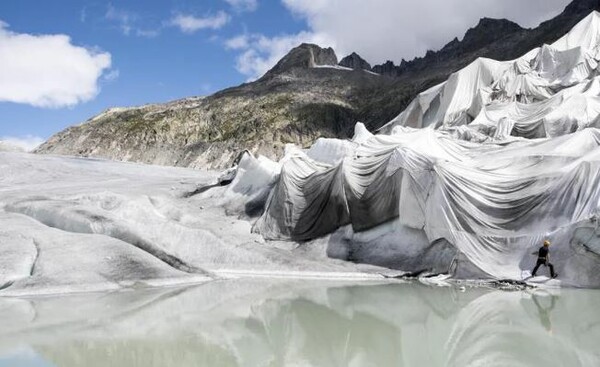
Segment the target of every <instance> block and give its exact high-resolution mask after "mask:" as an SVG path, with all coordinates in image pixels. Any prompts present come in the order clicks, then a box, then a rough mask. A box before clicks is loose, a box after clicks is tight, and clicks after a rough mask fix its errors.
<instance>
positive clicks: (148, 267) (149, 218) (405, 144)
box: [0, 12, 600, 296]
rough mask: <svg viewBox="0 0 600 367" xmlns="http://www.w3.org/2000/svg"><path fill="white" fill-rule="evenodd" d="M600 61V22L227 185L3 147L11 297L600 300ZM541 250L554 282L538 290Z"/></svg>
mask: <svg viewBox="0 0 600 367" xmlns="http://www.w3.org/2000/svg"><path fill="white" fill-rule="evenodd" d="M599 61H600V13H597V12H594V13H591V14H590V15H589V16H588V17H587V18H585V19H584V20H582V21H581V22H580V23H579V24H577V25H576V26H575V27H574V28H573V29H572V30H571V31H570V32H569V33H568V34H567V35H565V36H564V37H562V38H561V39H559V40H558V41H556V42H555V43H554V44H552V45H544V46H542V47H539V48H537V49H534V50H532V51H530V52H528V53H527V54H526V55H523V56H522V57H521V58H519V59H517V60H512V61H502V62H501V61H495V60H490V59H477V60H475V61H474V62H473V63H471V64H470V65H469V66H467V67H466V68H464V69H462V70H459V71H457V72H456V73H454V74H452V75H451V76H450V78H449V79H448V80H447V81H446V82H444V83H442V84H440V85H437V86H434V87H432V88H430V89H429V90H426V91H424V92H422V93H421V94H420V95H418V97H417V98H416V99H415V100H414V101H413V102H412V103H411V104H410V105H409V106H408V107H407V108H406V109H405V110H404V111H403V112H402V113H401V114H400V115H398V116H397V117H396V118H394V119H393V120H391V121H390V122H389V123H387V124H385V125H384V126H383V127H382V128H381V129H380V130H379V131H377V132H375V133H372V132H369V131H368V130H367V129H366V127H365V126H364V125H363V124H361V123H357V124H356V127H355V134H354V137H353V138H352V139H350V140H342V139H326V138H321V139H318V140H317V141H316V142H315V143H314V144H313V145H312V146H311V147H308V148H306V149H303V148H300V147H297V146H293V145H288V146H287V147H286V151H285V154H284V155H283V158H282V159H281V160H280V161H278V162H275V161H272V160H270V159H268V158H265V157H262V156H258V157H254V156H253V155H252V154H250V153H248V152H245V153H243V154H241V155H240V157H239V160H238V162H237V163H236V165H235V166H234V167H232V168H231V169H229V170H227V171H225V172H222V173H218V172H213V171H203V170H197V169H183V168H173V167H159V166H150V165H142V164H132V163H123V162H110V161H104V160H98V159H82V158H72V157H64V156H40V155H36V154H29V153H23V152H14V151H12V149H0V172H1V173H0V295H6V296H22V295H31V294H55V293H71V292H82V291H112V290H120V289H124V288H137V287H148V286H165V285H178V284H188V283H202V282H208V281H212V280H222V279H231V278H241V277H252V278H255V277H271V278H317V279H345V280H352V281H355V280H369V281H373V280H375V281H381V280H382V279H384V278H389V277H398V276H403V275H410V276H418V275H423V279H422V281H429V282H432V283H435V282H442V283H443V282H444V281H445V280H446V279H450V278H454V279H457V280H461V281H462V280H481V279H483V280H486V281H488V280H492V281H498V280H501V281H503V280H510V281H517V282H527V283H529V284H533V285H536V286H543V287H559V286H574V287H600V271H599V270H600V229H599V226H600V225H599V220H600V219H599V213H600V189H599V180H600V169H599V164H600V148H599V145H600V67H599V64H598V62H599ZM544 239H550V240H551V241H552V243H553V245H552V247H551V255H550V256H551V262H552V263H553V264H554V265H555V267H556V268H557V270H558V273H559V274H560V277H559V278H558V279H554V280H548V279H547V278H544V277H536V278H530V270H531V269H532V268H533V266H534V264H535V261H536V257H535V256H533V255H532V254H531V253H532V251H535V250H536V249H537V248H538V247H539V246H540V245H541V243H542V241H543V240H544ZM543 270H544V269H542V271H543ZM426 279H428V280H426Z"/></svg>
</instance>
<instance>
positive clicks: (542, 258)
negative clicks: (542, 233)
mask: <svg viewBox="0 0 600 367" xmlns="http://www.w3.org/2000/svg"><path fill="white" fill-rule="evenodd" d="M549 253H550V241H548V240H545V241H544V246H542V247H540V249H539V250H538V251H537V252H534V253H532V255H538V259H537V263H536V264H535V268H533V272H531V276H532V277H534V276H535V274H536V273H537V271H538V269H539V268H540V266H542V265H544V266H547V267H548V268H550V276H551V277H552V278H556V277H557V276H558V274H556V273H555V272H554V265H552V264H551V263H550V256H548V255H549Z"/></svg>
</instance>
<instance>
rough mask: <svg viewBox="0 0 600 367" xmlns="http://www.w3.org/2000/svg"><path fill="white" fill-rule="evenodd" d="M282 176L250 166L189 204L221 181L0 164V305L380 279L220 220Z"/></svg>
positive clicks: (66, 164) (138, 170) (45, 162)
mask: <svg viewBox="0 0 600 367" xmlns="http://www.w3.org/2000/svg"><path fill="white" fill-rule="evenodd" d="M245 170H251V171H252V172H254V176H253V177H252V179H249V178H248V177H247V176H246V175H245V174H244V171H245ZM278 170H279V165H278V164H277V163H275V162H271V161H268V160H266V159H265V158H259V159H255V158H253V157H250V156H248V157H245V158H243V159H242V160H241V162H240V165H239V167H238V170H237V176H236V178H235V179H234V180H233V182H232V183H231V184H230V185H228V186H223V187H219V186H218V185H217V187H216V188H214V189H212V190H211V191H210V192H207V193H206V194H210V195H204V196H203V195H196V196H192V197H186V195H185V194H186V193H189V192H193V191H194V190H195V189H196V188H197V187H198V186H203V185H213V184H215V183H216V181H217V177H218V173H216V172H206V171H198V170H192V169H182V168H168V167H159V166H146V165H139V164H131V163H120V162H109V161H103V160H96V159H81V158H69V157H54V156H38V155H33V154H27V153H7V152H4V153H0V295H28V294H46V293H68V292H79V291H100V290H115V289H121V288H130V287H140V286H160V285H172V284H180V283H194V282H204V281H209V280H214V279H222V278H238V277H243V276H253V277H265V276H272V277H299V278H302V277H307V278H327V277H332V278H356V279H361V278H362V279H380V278H381V276H380V275H379V274H378V273H379V272H381V271H382V269H380V268H376V267H368V266H361V265H354V264H350V263H346V262H342V261H338V260H333V259H329V258H327V256H326V253H325V252H326V249H325V244H324V243H323V244H319V243H315V244H314V245H313V246H312V249H311V250H310V251H307V250H304V249H303V248H301V246H297V245H295V246H291V247H288V248H285V246H283V247H282V246H278V245H277V243H265V241H264V240H263V238H262V237H261V236H260V235H258V234H253V233H251V224H250V223H249V222H248V221H246V220H243V219H238V218H237V217H234V216H228V215H226V210H230V211H232V212H236V211H238V210H242V211H243V209H244V207H243V206H241V205H242V204H240V203H242V201H241V200H240V197H243V198H244V201H243V203H246V204H247V202H248V201H252V200H253V199H255V200H257V202H258V201H260V196H261V195H262V196H263V198H262V200H263V202H264V201H265V200H266V195H268V190H269V189H268V188H269V184H272V183H273V182H272V181H273V180H274V178H275V177H276V176H277V175H278V173H279V171H278ZM263 204H264V203H263ZM257 205H258V204H257Z"/></svg>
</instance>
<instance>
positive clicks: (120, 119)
mask: <svg viewBox="0 0 600 367" xmlns="http://www.w3.org/2000/svg"><path fill="white" fill-rule="evenodd" d="M599 2H600V0H575V1H574V2H573V3H571V4H570V5H569V6H567V8H566V9H565V10H564V11H563V12H562V13H561V14H560V15H558V16H557V17H555V18H553V19H551V20H549V21H546V22H544V23H542V24H540V25H539V26H538V27H537V28H534V29H524V28H521V27H520V26H518V25H517V24H515V23H512V22H510V21H507V20H495V19H488V18H484V19H482V20H481V21H480V22H479V23H478V24H477V25H476V26H475V27H474V28H472V29H469V30H468V31H467V33H466V34H465V36H464V37H463V39H462V40H458V39H454V40H453V41H451V42H450V43H448V44H447V45H446V46H444V47H443V48H442V49H441V50H439V51H437V52H433V51H429V52H427V54H426V55H425V56H424V57H421V58H416V59H414V60H412V61H404V60H403V61H402V62H401V63H400V65H395V64H394V63H393V62H391V61H389V62H387V63H385V64H383V65H375V66H374V67H373V68H367V66H368V63H367V62H366V61H365V60H364V59H362V58H361V57H360V56H359V55H357V54H352V55H349V56H348V57H345V58H343V59H342V61H341V62H340V64H339V65H338V59H337V56H336V55H335V52H334V51H333V50H332V49H323V48H320V47H318V46H317V45H309V44H302V45H300V46H298V47H296V48H294V49H293V50H291V51H290V52H289V53H288V54H287V55H286V56H285V57H284V58H283V59H282V60H280V61H279V62H278V63H277V65H275V66H274V67H273V68H272V69H271V70H270V71H268V72H267V73H266V74H265V75H264V76H263V77H262V78H260V79H258V80H256V81H254V82H251V83H246V84H242V85H240V86H238V87H234V88H229V89H225V90H223V91H220V92H218V93H215V94H213V95H211V96H208V97H202V98H200V97H194V98H187V99H183V100H178V101H173V102H169V103H165V104H154V105H146V106H140V107H133V108H115V109H110V110H108V111H105V112H103V113H102V114H100V115H98V116H95V117H93V118H91V119H89V120H88V121H86V122H84V123H83V124H81V125H78V126H73V127H70V128H68V129H66V130H64V131H62V132H60V133H58V134H56V135H54V136H52V137H51V138H50V139H49V140H48V141H47V142H46V143H44V144H43V145H42V146H40V147H39V148H38V149H37V153H52V154H68V155H80V156H94V157H103V158H109V159H114V160H126V161H139V162H145V163H153V164H163V165H177V166H190V167H198V168H200V167H201V168H221V167H224V166H227V165H229V164H230V163H231V162H232V161H233V160H234V159H235V158H236V157H237V155H238V154H239V153H240V152H241V151H243V150H245V149H248V150H250V151H252V152H255V153H260V154H264V155H266V156H269V157H271V158H278V157H279V155H280V154H281V152H282V148H283V147H284V145H285V144H287V143H294V144H298V145H300V146H307V145H309V144H310V143H312V142H313V141H314V140H315V139H316V138H318V137H347V136H349V135H350V134H351V133H352V127H353V126H354V124H355V123H356V121H362V122H364V123H365V125H366V126H367V127H368V128H369V129H371V130H373V129H376V128H379V127H381V126H382V125H383V124H385V123H386V122H388V121H390V120H391V119H392V118H394V117H395V116H397V115H398V114H399V113H400V112H401V111H402V110H404V108H405V107H406V106H407V105H408V103H409V102H410V101H411V100H413V98H414V97H415V96H416V95H417V94H418V93H419V92H421V91H423V90H425V89H427V88H429V87H431V86H433V85H435V84H438V83H440V82H442V81H444V80H445V79H446V78H447V77H448V75H450V74H451V73H453V72H455V71H457V70H459V69H461V68H463V67H465V66H466V65H467V64H469V63H471V62H472V61H473V60H475V59H476V58H477V57H490V58H494V59H497V60H509V59H514V58H517V57H519V56H521V55H522V54H524V53H525V52H527V51H529V50H530V49H532V48H534V47H537V46H540V45H542V44H548V43H552V42H554V41H555V40H556V39H558V38H559V37H560V36H562V35H563V34H565V33H566V32H568V31H569V30H570V29H571V28H572V27H573V26H574V25H575V24H576V23H577V22H578V21H579V20H581V19H583V18H584V17H585V16H587V15H588V14H589V13H590V12H591V11H592V10H600V4H599ZM349 69H354V70H349ZM362 69H365V70H362ZM369 69H370V70H371V71H369Z"/></svg>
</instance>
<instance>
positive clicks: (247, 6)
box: [225, 0, 258, 11]
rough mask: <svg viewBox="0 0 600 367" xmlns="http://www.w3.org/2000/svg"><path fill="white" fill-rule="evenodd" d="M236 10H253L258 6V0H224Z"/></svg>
mask: <svg viewBox="0 0 600 367" xmlns="http://www.w3.org/2000/svg"><path fill="white" fill-rule="evenodd" d="M225 2H227V3H228V4H229V5H231V6H232V7H233V8H234V9H235V10H236V11H255V10H256V8H258V0H225Z"/></svg>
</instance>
